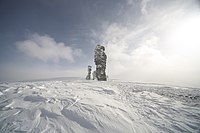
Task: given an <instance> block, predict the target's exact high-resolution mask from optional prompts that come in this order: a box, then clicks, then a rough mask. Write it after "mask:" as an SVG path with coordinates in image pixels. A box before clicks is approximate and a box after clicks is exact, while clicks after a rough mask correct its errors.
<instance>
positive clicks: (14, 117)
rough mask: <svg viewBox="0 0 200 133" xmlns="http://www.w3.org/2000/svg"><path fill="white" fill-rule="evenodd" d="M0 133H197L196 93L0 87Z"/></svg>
mask: <svg viewBox="0 0 200 133" xmlns="http://www.w3.org/2000/svg"><path fill="white" fill-rule="evenodd" d="M0 132H1V133H7V132H16V133H18V132H20V133H23V132H28V133H51V132H55V133H84V132H90V133H95V132H99V133H134V132H135V133H140V132H141V133H144V132H152V133H156V132H159V133H160V132H187V133H189V132H200V89H198V88H184V87H174V86H167V85H158V84H142V83H131V82H120V81H115V80H110V81H107V82H98V81H85V80H75V79H74V80H62V81H32V82H12V83H0Z"/></svg>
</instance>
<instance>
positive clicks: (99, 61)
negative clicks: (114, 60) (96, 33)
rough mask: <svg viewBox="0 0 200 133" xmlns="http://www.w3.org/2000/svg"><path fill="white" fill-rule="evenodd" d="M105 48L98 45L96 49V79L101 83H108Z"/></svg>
mask: <svg viewBox="0 0 200 133" xmlns="http://www.w3.org/2000/svg"><path fill="white" fill-rule="evenodd" d="M104 51H105V47H104V46H101V45H99V44H98V45H97V46H96V48H95V55H94V62H95V65H96V77H97V80H99V81H106V80H107V77H106V60H107V56H106V54H105V52H104Z"/></svg>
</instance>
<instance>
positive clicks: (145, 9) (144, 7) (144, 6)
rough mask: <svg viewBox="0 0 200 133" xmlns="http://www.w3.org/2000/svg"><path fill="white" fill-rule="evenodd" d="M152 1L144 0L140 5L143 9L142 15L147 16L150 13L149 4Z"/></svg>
mask: <svg viewBox="0 0 200 133" xmlns="http://www.w3.org/2000/svg"><path fill="white" fill-rule="evenodd" d="M150 1H151V0H142V1H141V4H140V7H141V12H142V14H144V15H146V14H147V13H148V12H147V4H148V3H149V2H150Z"/></svg>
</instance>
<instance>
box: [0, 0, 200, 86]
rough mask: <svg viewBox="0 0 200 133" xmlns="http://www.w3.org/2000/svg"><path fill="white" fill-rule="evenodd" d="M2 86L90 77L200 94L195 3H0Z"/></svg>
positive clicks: (199, 13) (199, 8) (199, 9)
mask: <svg viewBox="0 0 200 133" xmlns="http://www.w3.org/2000/svg"><path fill="white" fill-rule="evenodd" d="M0 18H1V22H0V29H1V30H0V40H1V42H0V47H1V49H0V81H21V80H32V79H47V78H54V77H80V78H85V76H86V75H87V66H88V65H91V66H92V70H95V64H94V49H95V47H96V45H97V44H101V45H103V46H105V53H106V55H107V68H106V73H107V75H108V76H109V79H119V80H121V81H133V82H148V83H162V84H170V85H180V86H190V87H198V88H200V82H199V81H200V76H199V75H200V53H199V49H200V38H199V35H200V25H199V23H200V1H199V0H190V1H188V0H169V1H159V0H139V1H138V0H110V1H106V0H101V1H90V0H86V1H81V0H78V1H76V2H75V1H73V0H66V1H64V0H59V1H56V0H51V1H48V0H35V1H31V0H20V1H11V0H1V1H0Z"/></svg>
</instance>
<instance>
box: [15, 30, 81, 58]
mask: <svg viewBox="0 0 200 133" xmlns="http://www.w3.org/2000/svg"><path fill="white" fill-rule="evenodd" d="M16 45H17V48H18V49H19V50H20V51H22V52H23V53H24V54H26V55H28V56H30V57H33V58H37V59H39V60H42V61H45V62H46V61H54V62H58V61H60V59H64V60H67V61H69V62H73V61H74V57H75V56H82V55H83V53H82V50H81V49H74V48H72V47H69V46H65V44H64V43H63V42H56V41H55V39H54V38H52V37H50V36H48V35H44V36H40V35H39V34H36V33H35V34H32V35H30V38H29V39H28V40H25V41H20V42H17V43H16Z"/></svg>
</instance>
